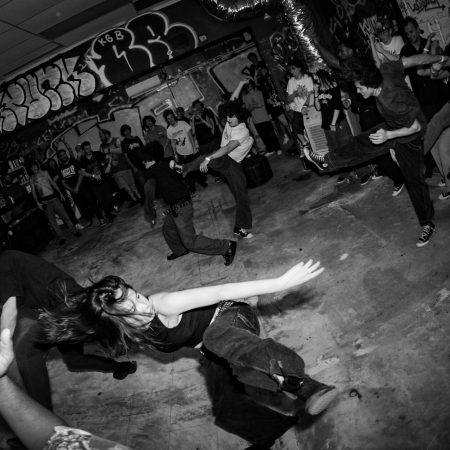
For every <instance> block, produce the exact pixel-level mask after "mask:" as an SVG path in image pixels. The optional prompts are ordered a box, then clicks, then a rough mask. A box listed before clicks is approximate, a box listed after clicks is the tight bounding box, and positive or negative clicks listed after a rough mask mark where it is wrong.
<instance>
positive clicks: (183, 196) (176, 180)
mask: <svg viewBox="0 0 450 450" xmlns="http://www.w3.org/2000/svg"><path fill="white" fill-rule="evenodd" d="M169 164H170V161H169V160H163V161H158V162H156V163H155V164H153V166H151V167H150V168H149V169H146V170H145V172H144V176H145V180H148V179H149V178H153V179H154V180H155V181H156V189H157V191H158V192H159V194H160V195H161V197H162V198H163V200H164V201H165V202H166V203H167V204H169V205H174V204H175V203H179V202H182V201H184V200H188V199H189V198H190V196H191V195H190V192H189V189H188V187H187V185H186V184H185V183H184V182H183V179H182V178H181V176H180V175H179V174H178V173H176V172H175V171H174V170H172V169H171V168H170V166H169Z"/></svg>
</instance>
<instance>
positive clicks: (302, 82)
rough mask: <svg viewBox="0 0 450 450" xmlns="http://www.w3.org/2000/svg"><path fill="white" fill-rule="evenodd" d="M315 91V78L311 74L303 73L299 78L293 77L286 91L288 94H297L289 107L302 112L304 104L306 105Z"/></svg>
mask: <svg viewBox="0 0 450 450" xmlns="http://www.w3.org/2000/svg"><path fill="white" fill-rule="evenodd" d="M313 91H314V84H313V80H312V78H311V77H310V76H309V75H303V76H302V77H301V78H300V79H299V80H297V78H295V77H292V78H291V79H290V80H289V81H288V85H287V89H286V92H287V93H288V95H292V94H293V93H294V92H297V94H298V95H297V96H296V97H295V99H294V101H293V102H291V103H289V107H290V108H291V109H292V111H297V112H302V108H303V106H305V103H306V101H307V100H308V98H309V96H310V95H311V93H312V92H313Z"/></svg>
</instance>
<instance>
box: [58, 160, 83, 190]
mask: <svg viewBox="0 0 450 450" xmlns="http://www.w3.org/2000/svg"><path fill="white" fill-rule="evenodd" d="M79 172H80V164H79V163H78V161H77V160H75V159H73V158H70V159H69V161H67V163H66V164H60V165H59V174H60V175H61V179H62V181H64V182H65V183H67V184H68V185H69V186H70V187H71V188H75V186H76V185H77V182H78V176H79Z"/></svg>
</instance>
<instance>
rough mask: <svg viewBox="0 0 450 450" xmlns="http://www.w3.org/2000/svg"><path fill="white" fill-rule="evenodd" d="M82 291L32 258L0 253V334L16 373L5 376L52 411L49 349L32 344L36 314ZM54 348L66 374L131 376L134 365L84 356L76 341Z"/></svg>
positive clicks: (38, 327) (37, 323) (37, 332)
mask: <svg viewBox="0 0 450 450" xmlns="http://www.w3.org/2000/svg"><path fill="white" fill-rule="evenodd" d="M82 289H83V288H82V287H81V286H80V285H79V284H78V283H77V282H76V281H75V280H74V279H73V278H72V277H71V276H70V275H68V274H66V273H65V272H63V271H62V270H60V269H59V268H57V267H56V266H54V265H53V264H51V263H49V262H47V261H45V260H44V259H42V258H40V257H38V256H34V255H30V254H27V253H23V252H19V251H15V250H7V251H5V252H3V253H2V254H0V303H1V306H2V313H1V318H0V324H1V329H2V330H4V329H5V328H8V329H9V330H11V333H12V334H13V336H14V338H13V340H14V350H15V353H16V357H17V367H18V372H19V373H16V372H15V371H14V372H12V373H11V375H12V376H13V377H14V379H15V380H18V381H20V380H22V381H23V384H24V386H25V389H26V391H27V393H28V394H29V395H30V396H31V397H32V398H34V399H35V400H36V401H37V402H39V403H40V404H41V405H43V406H45V407H46V408H48V409H52V399H51V391H50V385H49V379H48V372H47V367H46V364H45V354H46V353H47V351H48V349H49V348H48V346H38V345H36V344H37V343H38V341H39V336H40V333H41V330H42V328H41V322H40V321H39V318H38V313H39V309H41V308H45V310H48V311H51V310H53V309H54V308H56V307H58V306H61V305H62V304H64V302H65V299H66V298H67V297H68V296H72V295H76V293H77V292H79V291H81V290H82ZM61 331H62V330H61ZM57 347H58V350H59V351H60V352H61V354H62V357H63V360H64V362H65V363H66V365H67V367H68V368H69V370H72V371H80V370H93V371H100V372H111V373H112V374H113V376H114V378H117V379H120V380H122V379H124V378H125V377H126V376H127V375H128V374H130V373H133V372H135V371H136V364H135V363H131V362H116V361H114V360H113V359H110V358H103V357H100V356H95V355H85V354H84V353H83V343H81V342H78V343H76V344H74V345H72V344H62V345H60V344H57Z"/></svg>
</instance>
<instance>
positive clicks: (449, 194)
mask: <svg viewBox="0 0 450 450" xmlns="http://www.w3.org/2000/svg"><path fill="white" fill-rule="evenodd" d="M431 152H432V154H433V157H434V159H435V160H436V164H437V166H438V168H439V172H440V174H441V177H442V179H443V180H444V183H445V187H444V188H443V192H442V194H441V195H440V196H439V199H440V200H447V199H448V198H450V182H449V174H450V127H449V128H447V129H446V130H444V131H443V132H442V134H441V135H440V137H439V139H438V140H437V142H436V144H435V145H434V146H433V148H432V149H431Z"/></svg>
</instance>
